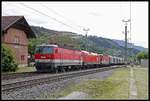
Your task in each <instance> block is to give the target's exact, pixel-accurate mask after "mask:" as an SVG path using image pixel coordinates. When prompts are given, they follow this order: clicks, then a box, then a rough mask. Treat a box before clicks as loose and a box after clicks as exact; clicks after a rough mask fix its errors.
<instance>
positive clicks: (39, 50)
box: [35, 46, 53, 54]
mask: <svg viewBox="0 0 150 101" xmlns="http://www.w3.org/2000/svg"><path fill="white" fill-rule="evenodd" d="M35 53H41V54H50V53H53V47H48V46H40V47H37V48H36V49H35Z"/></svg>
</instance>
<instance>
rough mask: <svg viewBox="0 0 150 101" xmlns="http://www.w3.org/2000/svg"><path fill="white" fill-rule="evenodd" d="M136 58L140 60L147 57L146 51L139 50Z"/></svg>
mask: <svg viewBox="0 0 150 101" xmlns="http://www.w3.org/2000/svg"><path fill="white" fill-rule="evenodd" d="M136 57H137V59H138V60H139V61H140V60H141V59H147V58H148V52H145V51H142V52H139V53H138V54H137V55H136Z"/></svg>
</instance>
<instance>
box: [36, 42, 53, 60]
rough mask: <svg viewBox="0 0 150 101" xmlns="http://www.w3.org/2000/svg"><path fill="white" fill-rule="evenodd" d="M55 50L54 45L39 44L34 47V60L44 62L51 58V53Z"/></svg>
mask: <svg viewBox="0 0 150 101" xmlns="http://www.w3.org/2000/svg"><path fill="white" fill-rule="evenodd" d="M55 52H56V50H55V46H54V45H40V46H38V47H36V49H35V55H34V58H35V61H36V62H40V61H42V62H44V61H46V60H47V61H48V60H50V59H53V54H54V53H55Z"/></svg>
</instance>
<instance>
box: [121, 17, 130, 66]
mask: <svg viewBox="0 0 150 101" xmlns="http://www.w3.org/2000/svg"><path fill="white" fill-rule="evenodd" d="M122 21H123V22H125V52H124V60H125V64H127V33H128V32H127V24H128V22H129V21H130V19H128V20H124V19H123V20H122Z"/></svg>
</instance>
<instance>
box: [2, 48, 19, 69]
mask: <svg viewBox="0 0 150 101" xmlns="http://www.w3.org/2000/svg"><path fill="white" fill-rule="evenodd" d="M1 55H2V56H1V60H2V62H1V70H2V72H15V71H16V70H17V69H18V64H17V63H16V62H15V58H14V56H13V54H12V51H11V49H9V48H8V47H6V46H5V45H2V47H1Z"/></svg>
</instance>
